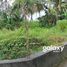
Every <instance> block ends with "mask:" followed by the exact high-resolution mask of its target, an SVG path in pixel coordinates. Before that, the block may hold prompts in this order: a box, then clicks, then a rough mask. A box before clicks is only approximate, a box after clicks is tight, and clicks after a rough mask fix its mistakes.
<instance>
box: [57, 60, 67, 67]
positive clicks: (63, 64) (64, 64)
mask: <svg viewBox="0 0 67 67" xmlns="http://www.w3.org/2000/svg"><path fill="white" fill-rule="evenodd" d="M58 67H67V60H66V61H64V62H62V63H61V64H60V65H59V66H58Z"/></svg>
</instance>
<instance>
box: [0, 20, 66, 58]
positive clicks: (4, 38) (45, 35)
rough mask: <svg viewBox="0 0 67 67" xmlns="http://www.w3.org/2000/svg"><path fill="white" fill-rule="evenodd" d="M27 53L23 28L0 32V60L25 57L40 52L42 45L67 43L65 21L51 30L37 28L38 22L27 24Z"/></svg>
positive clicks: (60, 21) (58, 23)
mask: <svg viewBox="0 0 67 67" xmlns="http://www.w3.org/2000/svg"><path fill="white" fill-rule="evenodd" d="M29 24H30V25H29V27H30V29H29V43H30V45H29V50H30V53H29V51H27V49H26V46H25V45H24V44H25V42H26V39H25V33H24V28H23V26H22V27H21V28H19V29H16V30H14V31H11V30H7V29H2V30H0V59H15V58H20V57H25V56H27V55H29V54H31V53H35V52H38V51H41V50H42V47H43V46H44V45H46V46H47V45H62V44H63V43H64V42H66V41H67V20H59V21H58V22H57V25H56V26H54V27H51V28H46V27H39V23H38V22H31V23H29Z"/></svg>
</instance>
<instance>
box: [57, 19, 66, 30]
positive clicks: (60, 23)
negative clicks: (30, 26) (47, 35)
mask: <svg viewBox="0 0 67 67" xmlns="http://www.w3.org/2000/svg"><path fill="white" fill-rule="evenodd" d="M57 28H58V29H59V30H61V31H64V30H65V29H67V20H62V21H61V20H59V21H58V22H57Z"/></svg>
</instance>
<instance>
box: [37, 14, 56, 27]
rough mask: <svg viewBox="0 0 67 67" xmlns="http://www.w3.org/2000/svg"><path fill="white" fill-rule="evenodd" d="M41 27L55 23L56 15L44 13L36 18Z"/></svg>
mask: <svg viewBox="0 0 67 67" xmlns="http://www.w3.org/2000/svg"><path fill="white" fill-rule="evenodd" d="M38 19H39V21H40V26H41V27H52V26H54V25H56V16H55V15H53V14H50V15H49V14H48V15H47V14H46V15H45V16H43V17H41V18H38Z"/></svg>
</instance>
